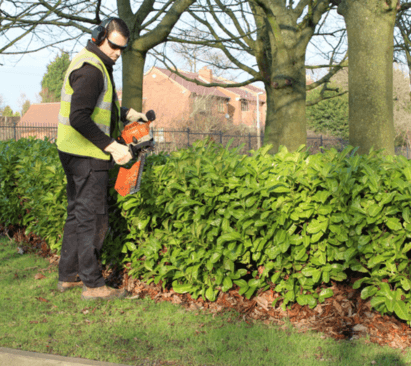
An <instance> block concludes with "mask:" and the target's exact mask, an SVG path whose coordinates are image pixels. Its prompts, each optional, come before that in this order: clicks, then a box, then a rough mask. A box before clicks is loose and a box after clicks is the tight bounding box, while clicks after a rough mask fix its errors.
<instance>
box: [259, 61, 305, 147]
mask: <svg viewBox="0 0 411 366" xmlns="http://www.w3.org/2000/svg"><path fill="white" fill-rule="evenodd" d="M304 61H305V57H304V56H302V57H299V60H298V61H297V60H292V62H287V63H283V62H281V63H280V65H278V61H277V60H273V63H274V65H273V66H272V69H273V70H276V71H275V72H274V74H275V76H274V77H273V78H272V80H273V81H272V82H271V83H266V85H265V90H266V93H267V113H266V122H265V132H264V145H266V144H273V145H274V146H273V149H272V150H271V152H272V153H275V152H277V151H278V149H279V147H280V146H281V145H284V146H285V147H287V149H288V150H289V151H294V150H297V148H298V147H299V146H300V145H302V144H306V141H307V130H306V116H305V101H306V86H305V83H306V81H305V66H304ZM290 64H291V65H292V64H294V66H293V67H292V68H290ZM282 65H284V66H287V69H286V70H281V66H282ZM288 84H290V85H288Z"/></svg>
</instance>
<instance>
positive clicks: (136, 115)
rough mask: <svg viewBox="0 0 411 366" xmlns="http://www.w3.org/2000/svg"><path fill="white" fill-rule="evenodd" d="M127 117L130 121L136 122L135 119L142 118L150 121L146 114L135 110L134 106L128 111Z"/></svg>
mask: <svg viewBox="0 0 411 366" xmlns="http://www.w3.org/2000/svg"><path fill="white" fill-rule="evenodd" d="M126 119H127V121H130V122H135V121H138V120H139V119H142V120H143V121H145V122H148V119H147V117H146V115H145V114H143V113H139V112H137V111H135V110H134V109H133V108H130V110H129V111H128V113H127V116H126ZM139 123H140V124H143V123H144V122H139Z"/></svg>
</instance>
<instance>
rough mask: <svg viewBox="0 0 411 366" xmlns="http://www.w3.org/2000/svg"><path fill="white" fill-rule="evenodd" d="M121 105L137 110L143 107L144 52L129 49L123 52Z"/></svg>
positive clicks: (139, 110)
mask: <svg viewBox="0 0 411 366" xmlns="http://www.w3.org/2000/svg"><path fill="white" fill-rule="evenodd" d="M122 58H123V97H122V98H123V100H122V106H124V107H127V108H133V109H135V110H136V111H137V112H141V110H142V109H143V78H144V65H145V62H146V52H141V51H136V50H133V49H131V48H130V49H129V50H127V51H125V52H124V53H123V56H122Z"/></svg>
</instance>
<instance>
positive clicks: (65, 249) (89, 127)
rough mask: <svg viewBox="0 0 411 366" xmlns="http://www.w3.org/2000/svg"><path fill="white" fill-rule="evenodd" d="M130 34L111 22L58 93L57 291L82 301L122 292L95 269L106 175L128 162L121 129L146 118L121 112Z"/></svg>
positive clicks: (104, 216)
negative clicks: (75, 291)
mask: <svg viewBox="0 0 411 366" xmlns="http://www.w3.org/2000/svg"><path fill="white" fill-rule="evenodd" d="M129 36H130V32H129V30H128V27H127V25H126V23H125V22H124V21H123V20H121V19H120V18H109V19H107V20H105V21H104V22H102V23H101V24H100V25H99V26H98V27H97V28H95V29H94V30H93V32H92V39H91V41H89V42H88V44H87V46H86V47H85V48H83V49H82V50H81V51H80V52H79V53H78V54H77V55H76V56H75V57H74V58H73V60H72V61H71V63H70V66H69V68H68V70H67V72H66V75H65V78H64V83H63V87H62V91H61V106H60V112H59V125H58V132H57V149H58V153H59V157H60V161H61V163H62V165H63V168H64V171H65V174H66V176H67V201H68V207H67V219H66V223H65V226H64V234H63V244H62V248H61V258H60V262H59V281H58V284H57V288H58V290H59V291H61V292H64V291H66V290H68V289H71V288H75V287H78V286H83V292H82V296H81V297H82V299H85V300H87V299H97V298H101V299H111V298H121V297H124V296H125V295H126V292H125V291H123V290H119V289H114V288H111V287H108V286H106V285H105V281H104V278H103V275H102V271H101V267H100V264H99V257H100V251H101V248H102V245H103V241H104V238H105V235H106V233H107V230H108V202H107V189H108V178H109V175H108V170H109V169H110V168H111V167H112V166H113V159H114V161H115V162H116V163H117V164H121V165H123V164H126V163H127V162H128V161H129V160H130V159H131V158H132V157H131V154H130V152H129V150H128V147H127V146H125V145H121V144H119V143H118V142H117V141H115V138H116V137H118V136H119V134H120V131H121V130H122V127H123V123H127V122H128V121H137V120H138V119H140V118H141V119H143V120H144V121H147V117H146V116H145V115H144V114H142V113H139V112H137V111H135V110H134V109H132V108H130V109H128V108H124V107H120V104H119V101H118V98H117V92H116V89H115V85H114V80H113V65H114V64H115V62H116V61H117V60H118V59H119V57H120V56H121V53H122V51H123V50H124V49H126V48H127V42H128V39H129Z"/></svg>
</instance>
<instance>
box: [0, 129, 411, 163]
mask: <svg viewBox="0 0 411 366" xmlns="http://www.w3.org/2000/svg"><path fill="white" fill-rule="evenodd" d="M152 133H153V137H154V140H155V142H156V144H155V153H158V152H160V151H164V152H172V151H176V150H178V149H181V148H184V147H188V146H191V145H192V144H193V143H194V142H195V141H196V140H201V139H204V138H206V137H207V136H209V137H210V138H211V139H212V140H213V141H215V142H217V143H220V144H222V145H223V146H226V144H227V143H228V142H229V141H230V139H233V141H232V143H231V145H230V147H231V148H234V147H238V146H240V145H241V144H244V146H243V148H242V149H241V150H240V152H241V153H243V154H246V153H248V152H249V151H250V150H257V148H258V136H257V135H256V134H251V133H249V134H243V135H238V134H237V135H231V134H227V133H223V132H198V131H192V130H190V129H189V128H187V129H184V130H171V129H164V128H158V129H152ZM29 136H34V137H35V138H39V139H44V137H45V136H48V137H49V138H50V139H51V140H52V141H55V140H56V139H57V126H55V125H50V126H47V125H42V126H19V125H15V124H14V125H10V124H9V125H2V124H0V141H4V140H9V139H12V140H19V139H20V138H27V137H29ZM260 138H261V144H260V146H262V145H263V139H264V134H261V136H260ZM347 145H348V141H346V140H343V139H339V138H324V137H323V136H322V135H320V136H319V137H307V147H308V148H309V151H310V153H312V154H315V153H318V152H322V151H323V149H324V148H325V149H329V148H331V147H334V148H336V149H337V150H338V151H342V150H343V149H344V147H345V146H347ZM395 153H396V154H397V155H403V156H405V157H406V158H407V159H409V158H410V157H411V151H409V148H408V146H403V147H396V148H395Z"/></svg>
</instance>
